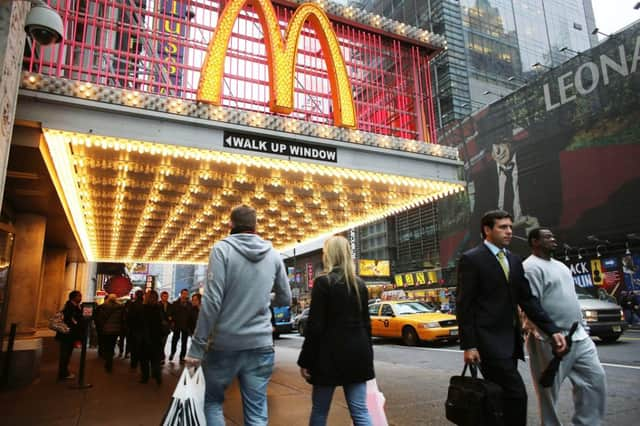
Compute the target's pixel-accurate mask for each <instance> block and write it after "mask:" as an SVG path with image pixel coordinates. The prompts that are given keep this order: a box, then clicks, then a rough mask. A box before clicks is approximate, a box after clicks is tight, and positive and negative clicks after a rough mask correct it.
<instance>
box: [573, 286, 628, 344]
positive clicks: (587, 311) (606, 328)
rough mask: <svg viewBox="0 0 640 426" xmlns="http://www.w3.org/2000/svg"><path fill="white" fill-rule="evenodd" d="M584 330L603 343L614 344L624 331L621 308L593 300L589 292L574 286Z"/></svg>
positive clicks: (613, 304) (625, 324) (607, 301)
mask: <svg viewBox="0 0 640 426" xmlns="http://www.w3.org/2000/svg"><path fill="white" fill-rule="evenodd" d="M576 294H577V295H578V302H579V303H580V309H581V310H582V318H583V319H584V323H585V324H586V330H587V332H588V333H589V335H590V336H591V337H593V336H595V337H598V338H600V340H602V341H603V342H615V341H616V340H618V338H619V337H620V335H621V334H622V333H623V332H624V330H626V328H627V323H626V322H625V320H624V313H623V311H622V308H621V307H620V306H619V305H617V304H616V303H613V302H611V301H609V300H601V299H597V298H595V297H594V296H593V295H592V294H591V293H590V292H589V290H587V289H585V288H583V287H578V286H576Z"/></svg>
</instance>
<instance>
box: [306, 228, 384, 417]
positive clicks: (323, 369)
mask: <svg viewBox="0 0 640 426" xmlns="http://www.w3.org/2000/svg"><path fill="white" fill-rule="evenodd" d="M322 258H323V262H324V267H325V271H327V274H326V275H323V276H320V277H318V278H317V279H316V280H315V282H314V286H313V291H312V293H311V308H310V311H309V319H308V323H307V328H306V332H305V340H304V344H303V345H302V351H301V352H300V357H299V358H298V365H299V366H300V373H301V374H302V376H303V377H304V378H305V379H306V380H307V381H308V382H309V383H311V384H312V385H313V394H312V402H313V407H312V410H311V418H310V420H309V424H310V425H312V426H315V425H325V424H326V423H327V415H328V413H329V407H330V406H331V399H332V398H333V392H334V390H335V387H336V386H342V388H343V390H344V394H345V398H346V400H347V404H348V405H349V412H350V413H351V419H352V420H353V423H354V425H355V426H368V425H371V417H370V416H369V412H368V411H367V402H366V396H367V386H366V381H367V380H370V379H373V378H374V376H375V375H374V372H373V348H372V346H371V320H370V318H369V310H368V306H367V300H368V299H369V297H368V293H367V287H366V286H365V284H364V282H363V281H362V280H361V279H360V278H358V277H356V274H355V265H354V264H353V259H352V257H351V249H350V247H349V242H348V241H347V239H346V238H344V237H341V236H334V237H331V238H329V239H328V240H327V241H325V243H324V249H323V254H322Z"/></svg>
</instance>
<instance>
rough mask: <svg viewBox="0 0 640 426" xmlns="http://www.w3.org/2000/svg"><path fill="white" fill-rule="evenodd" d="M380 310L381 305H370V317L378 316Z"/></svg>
mask: <svg viewBox="0 0 640 426" xmlns="http://www.w3.org/2000/svg"><path fill="white" fill-rule="evenodd" d="M379 310H380V304H379V303H374V304H373V305H369V315H374V316H378V311H379Z"/></svg>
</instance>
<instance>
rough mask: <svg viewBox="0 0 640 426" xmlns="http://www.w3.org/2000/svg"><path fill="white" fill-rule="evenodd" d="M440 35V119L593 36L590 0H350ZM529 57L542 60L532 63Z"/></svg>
mask: <svg viewBox="0 0 640 426" xmlns="http://www.w3.org/2000/svg"><path fill="white" fill-rule="evenodd" d="M349 3H350V4H353V5H354V7H361V8H363V9H365V10H367V11H371V12H373V13H377V14H380V15H382V16H386V17H390V18H392V19H397V20H399V21H402V22H406V23H407V24H410V25H415V26H417V27H420V28H426V29H429V30H431V31H433V32H435V33H437V34H441V35H443V36H444V37H445V38H446V40H447V49H446V51H445V52H443V53H442V54H441V55H440V56H439V57H438V58H437V59H436V62H435V65H436V66H435V67H434V69H433V72H434V76H433V82H434V90H435V91H436V93H437V98H436V102H435V104H436V108H437V111H438V117H439V118H438V120H439V122H438V124H439V127H441V126H442V125H444V124H447V123H449V122H451V121H452V120H456V119H461V118H463V117H464V116H466V115H469V113H471V112H472V111H476V110H478V109H480V108H482V107H483V106H484V105H487V104H488V103H490V102H493V101H495V100H496V99H498V98H500V97H502V96H504V95H506V94H508V93H510V92H511V91H513V90H515V89H517V88H518V87H520V86H522V85H523V84H525V83H526V82H527V81H528V80H530V79H532V78H534V77H535V76H536V75H537V73H539V72H542V71H544V68H545V67H554V66H557V65H559V64H561V63H563V62H565V61H566V60H567V59H569V58H571V57H572V56H574V55H575V54H576V53H577V52H582V51H584V50H586V49H589V48H590V47H591V46H593V45H595V44H596V43H597V38H596V36H595V35H593V34H591V33H592V31H593V29H594V28H595V20H594V16H593V7H592V5H591V0H456V1H450V0H351V1H350V2H349ZM534 64H540V65H539V66H537V67H534Z"/></svg>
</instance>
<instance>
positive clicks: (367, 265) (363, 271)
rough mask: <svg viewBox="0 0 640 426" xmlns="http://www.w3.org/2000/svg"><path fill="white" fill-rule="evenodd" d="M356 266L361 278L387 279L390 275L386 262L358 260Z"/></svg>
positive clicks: (387, 262)
mask: <svg viewBox="0 0 640 426" xmlns="http://www.w3.org/2000/svg"><path fill="white" fill-rule="evenodd" d="M358 266H359V268H360V269H359V271H360V276H362V277H388V276H389V275H391V273H390V265H389V261H388V260H372V259H360V260H359V261H358Z"/></svg>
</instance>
